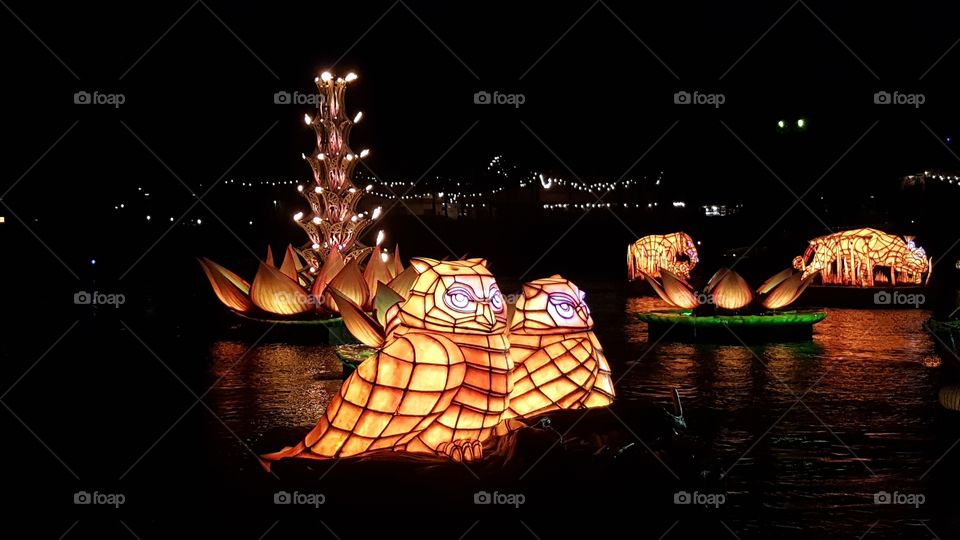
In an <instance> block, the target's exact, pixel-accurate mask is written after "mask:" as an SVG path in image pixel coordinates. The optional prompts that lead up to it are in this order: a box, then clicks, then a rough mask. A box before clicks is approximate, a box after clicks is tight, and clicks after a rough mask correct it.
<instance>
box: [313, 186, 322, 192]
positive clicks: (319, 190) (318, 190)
mask: <svg viewBox="0 0 960 540" xmlns="http://www.w3.org/2000/svg"><path fill="white" fill-rule="evenodd" d="M313 192H314V193H323V188H322V187H320V186H317V187H315V188H313Z"/></svg>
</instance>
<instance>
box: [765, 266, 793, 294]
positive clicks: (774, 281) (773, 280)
mask: <svg viewBox="0 0 960 540" xmlns="http://www.w3.org/2000/svg"><path fill="white" fill-rule="evenodd" d="M791 276H793V268H786V269H784V270H782V271H780V272H777V273H776V274H774V275H773V276H771V277H770V279H768V280H766V281H764V282H763V285H761V286H760V288H759V289H757V292H758V293H760V294H766V293H768V292H770V291H771V290H773V288H774V287H776V286H777V285H779V284H781V283H783V282H784V281H786V280H787V279H788V278H790V277H791Z"/></svg>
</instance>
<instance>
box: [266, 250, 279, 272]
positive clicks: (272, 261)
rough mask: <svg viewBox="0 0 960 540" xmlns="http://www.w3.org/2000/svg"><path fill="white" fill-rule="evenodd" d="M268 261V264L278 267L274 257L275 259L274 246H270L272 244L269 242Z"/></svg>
mask: <svg viewBox="0 0 960 540" xmlns="http://www.w3.org/2000/svg"><path fill="white" fill-rule="evenodd" d="M266 263H267V266H270V267H273V268H276V267H277V265H276V263H275V262H274V259H273V248H271V247H270V244H267V260H266Z"/></svg>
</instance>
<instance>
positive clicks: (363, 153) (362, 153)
mask: <svg viewBox="0 0 960 540" xmlns="http://www.w3.org/2000/svg"><path fill="white" fill-rule="evenodd" d="M369 155H370V149H369V148H364V149H363V150H361V151H360V157H362V158H365V157H367V156H369Z"/></svg>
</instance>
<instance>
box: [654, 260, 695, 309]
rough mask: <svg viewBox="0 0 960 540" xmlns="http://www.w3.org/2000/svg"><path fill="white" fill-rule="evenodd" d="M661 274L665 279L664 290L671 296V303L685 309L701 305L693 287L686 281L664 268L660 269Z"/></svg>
mask: <svg viewBox="0 0 960 540" xmlns="http://www.w3.org/2000/svg"><path fill="white" fill-rule="evenodd" d="M660 276H661V278H662V279H663V291H664V293H666V295H667V297H668V298H670V303H672V304H673V305H675V306H677V307H681V308H684V309H693V308H695V307H697V306H698V305H700V302H699V301H698V300H697V295H696V294H694V291H693V287H691V286H690V285H689V284H688V283H687V282H686V281H683V280H682V279H680V278H679V277H677V276H676V274H674V273H672V272H670V271H668V270H665V269H663V268H661V269H660Z"/></svg>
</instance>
